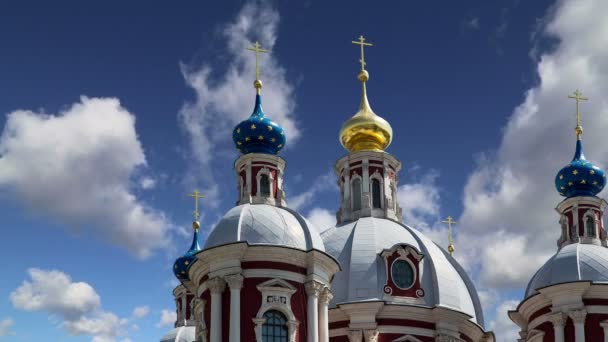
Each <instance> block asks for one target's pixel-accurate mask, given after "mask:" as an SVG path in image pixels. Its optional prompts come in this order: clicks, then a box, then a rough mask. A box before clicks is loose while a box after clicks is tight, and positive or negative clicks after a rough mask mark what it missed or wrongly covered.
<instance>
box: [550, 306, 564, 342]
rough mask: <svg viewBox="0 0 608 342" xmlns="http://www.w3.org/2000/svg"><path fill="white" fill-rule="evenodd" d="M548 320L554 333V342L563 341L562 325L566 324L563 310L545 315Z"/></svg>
mask: <svg viewBox="0 0 608 342" xmlns="http://www.w3.org/2000/svg"><path fill="white" fill-rule="evenodd" d="M547 318H548V319H549V321H551V323H553V334H554V335H555V342H564V325H565V324H566V317H565V315H564V313H563V312H556V313H553V314H551V315H549V316H547Z"/></svg>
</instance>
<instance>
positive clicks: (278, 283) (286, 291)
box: [253, 279, 300, 342]
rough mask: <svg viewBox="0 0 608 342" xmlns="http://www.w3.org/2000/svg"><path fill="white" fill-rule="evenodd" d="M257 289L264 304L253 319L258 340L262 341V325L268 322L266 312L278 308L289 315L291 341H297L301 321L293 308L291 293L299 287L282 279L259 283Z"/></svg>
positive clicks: (288, 327)
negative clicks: (265, 316)
mask: <svg viewBox="0 0 608 342" xmlns="http://www.w3.org/2000/svg"><path fill="white" fill-rule="evenodd" d="M257 289H258V291H260V292H261V295H262V305H261V306H260V308H259V310H258V313H257V315H256V317H255V318H254V319H253V322H254V323H255V324H256V327H255V329H256V331H255V333H256V339H257V341H258V342H262V326H263V325H264V323H265V322H266V319H265V318H264V313H265V312H266V311H269V310H277V311H279V312H281V313H283V314H284V315H285V316H286V317H287V320H288V321H287V331H288V336H289V341H290V342H295V341H296V335H297V331H298V325H299V324H300V322H299V321H298V320H297V319H296V316H295V315H294V313H293V311H292V310H291V295H293V294H294V293H296V291H297V289H296V288H295V287H294V286H293V285H291V284H290V283H288V282H286V281H285V280H282V279H271V280H268V281H265V282H263V283H261V284H259V285H258V286H257Z"/></svg>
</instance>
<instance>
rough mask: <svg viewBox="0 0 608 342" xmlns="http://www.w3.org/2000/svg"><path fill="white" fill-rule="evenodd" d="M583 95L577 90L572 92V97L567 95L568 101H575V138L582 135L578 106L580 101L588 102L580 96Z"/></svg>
mask: <svg viewBox="0 0 608 342" xmlns="http://www.w3.org/2000/svg"><path fill="white" fill-rule="evenodd" d="M582 95H583V93H581V92H580V91H579V90H578V89H576V91H575V92H574V96H572V95H568V98H570V99H574V100H575V101H576V128H575V131H576V136H577V137H579V136H580V135H581V134H583V127H581V113H580V111H579V108H578V105H579V103H580V101H581V100H582V101H587V100H589V99H588V98H586V97H583V96H582Z"/></svg>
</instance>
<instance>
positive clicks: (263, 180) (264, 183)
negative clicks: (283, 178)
mask: <svg viewBox="0 0 608 342" xmlns="http://www.w3.org/2000/svg"><path fill="white" fill-rule="evenodd" d="M260 195H261V196H270V178H268V175H262V176H261V177H260Z"/></svg>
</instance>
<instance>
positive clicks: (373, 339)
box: [363, 329, 380, 342]
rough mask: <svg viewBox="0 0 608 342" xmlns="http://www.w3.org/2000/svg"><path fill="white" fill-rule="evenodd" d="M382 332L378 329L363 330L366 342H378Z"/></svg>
mask: <svg viewBox="0 0 608 342" xmlns="http://www.w3.org/2000/svg"><path fill="white" fill-rule="evenodd" d="M379 334H380V332H379V331H378V329H370V330H363V337H364V338H365V342H378V335H379Z"/></svg>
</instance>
